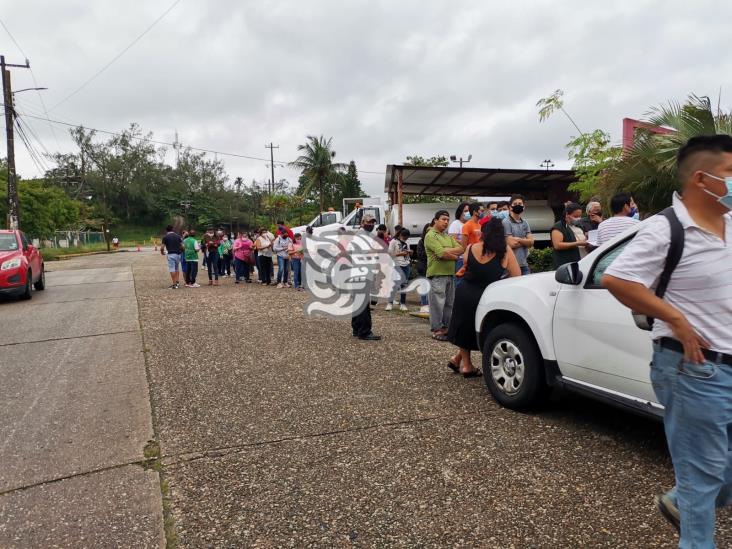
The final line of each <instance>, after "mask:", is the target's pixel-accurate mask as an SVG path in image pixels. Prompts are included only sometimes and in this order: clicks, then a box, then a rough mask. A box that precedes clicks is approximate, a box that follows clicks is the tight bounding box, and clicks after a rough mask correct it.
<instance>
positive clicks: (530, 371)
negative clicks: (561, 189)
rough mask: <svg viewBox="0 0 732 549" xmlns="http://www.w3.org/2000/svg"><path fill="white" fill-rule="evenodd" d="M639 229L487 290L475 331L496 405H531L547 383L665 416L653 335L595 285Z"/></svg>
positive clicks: (499, 282) (485, 375)
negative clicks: (654, 371) (653, 377)
mask: <svg viewBox="0 0 732 549" xmlns="http://www.w3.org/2000/svg"><path fill="white" fill-rule="evenodd" d="M637 230H638V227H637V226H636V227H633V228H631V229H629V230H628V231H626V232H625V233H623V234H621V235H618V236H617V237H616V238H614V239H613V240H611V241H609V242H607V243H605V244H604V245H602V246H600V247H599V248H598V249H597V250H595V251H594V252H592V253H590V254H588V255H587V256H586V257H585V258H584V259H582V260H581V261H579V262H577V263H570V264H567V265H563V266H562V267H560V268H559V269H558V270H557V271H556V272H547V273H537V274H534V275H529V276H523V277H516V278H510V279H506V280H501V281H498V282H496V283H494V284H491V285H490V286H488V288H486V290H485V292H484V293H483V296H482V298H481V301H480V304H479V305H478V309H477V312H476V317H475V328H476V332H477V337H478V341H479V343H480V348H481V349H482V350H483V375H484V378H485V383H486V385H487V387H488V389H489V391H490V392H491V394H492V395H493V397H494V398H495V399H496V400H497V401H498V402H499V403H500V404H502V405H503V406H506V407H508V408H513V409H517V410H520V409H526V408H530V407H532V406H534V405H536V404H537V403H539V402H540V401H541V400H542V399H543V397H544V396H545V395H546V394H547V392H548V391H549V390H550V388H552V387H562V388H565V389H568V390H571V391H576V392H579V393H583V394H585V395H588V396H590V397H592V398H595V399H599V400H603V401H606V402H609V403H611V404H614V405H617V406H621V407H624V408H629V409H632V410H634V411H637V412H641V413H644V414H648V415H652V416H661V415H662V414H663V407H662V406H661V405H660V404H659V403H658V400H657V399H656V396H655V394H654V392H653V387H652V386H651V382H650V367H649V364H650V362H651V357H652V342H651V338H650V334H649V333H648V332H645V331H643V330H641V329H639V328H638V327H637V326H636V324H635V322H634V321H633V318H632V315H631V312H630V310H629V309H627V308H626V307H625V306H623V305H621V304H620V303H619V302H618V301H617V300H616V299H615V298H614V297H613V296H612V295H610V293H609V292H608V291H607V290H606V289H604V288H603V287H602V286H601V285H600V280H601V279H602V275H603V273H604V272H605V269H607V268H608V266H609V265H610V264H611V263H612V262H613V260H614V259H615V258H616V257H617V256H618V255H619V254H620V252H621V251H622V250H623V248H624V247H625V246H626V245H627V244H628V243H629V242H630V241H631V240H632V239H633V237H634V236H635V233H636V231H637Z"/></svg>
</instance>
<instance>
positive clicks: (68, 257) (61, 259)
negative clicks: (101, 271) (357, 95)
mask: <svg viewBox="0 0 732 549" xmlns="http://www.w3.org/2000/svg"><path fill="white" fill-rule="evenodd" d="M125 251H127V250H111V251H109V252H108V251H106V250H104V251H100V252H82V253H78V254H67V255H59V256H57V257H55V258H53V259H50V260H49V261H63V260H65V259H71V258H74V257H85V256H87V255H102V254H116V253H120V252H125Z"/></svg>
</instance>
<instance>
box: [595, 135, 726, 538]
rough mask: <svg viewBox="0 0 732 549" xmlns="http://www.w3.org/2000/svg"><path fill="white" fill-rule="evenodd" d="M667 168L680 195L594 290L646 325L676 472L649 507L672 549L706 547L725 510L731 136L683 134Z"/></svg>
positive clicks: (653, 379) (648, 225)
mask: <svg viewBox="0 0 732 549" xmlns="http://www.w3.org/2000/svg"><path fill="white" fill-rule="evenodd" d="M676 165H677V173H678V177H679V180H680V182H681V185H682V195H678V194H675V195H674V197H673V206H672V208H671V209H668V210H665V211H664V212H662V215H656V216H654V217H653V218H651V219H649V220H647V221H646V222H645V223H644V224H643V226H642V227H641V228H640V230H639V231H638V233H637V235H636V236H635V238H634V239H633V240H632V241H631V242H630V243H629V244H628V245H627V246H626V247H625V249H624V250H623V252H622V253H621V254H620V256H619V257H618V258H617V259H616V260H615V261H614V262H613V263H612V264H611V265H610V267H609V268H608V269H607V270H606V271H605V275H604V276H603V279H602V284H603V286H605V287H606V288H607V289H608V290H609V291H610V292H611V293H612V294H613V295H614V296H615V297H616V298H617V299H618V300H619V301H620V302H621V303H623V304H624V305H626V306H628V307H630V308H631V309H632V310H633V311H635V312H636V313H637V314H643V315H646V316H647V317H649V318H651V319H655V321H654V322H653V328H652V329H653V349H654V353H653V362H652V363H651V382H652V383H653V389H654V391H655V393H656V396H657V397H658V399H659V401H660V403H661V404H663V406H664V408H665V416H664V427H665V430H666V438H667V441H668V447H669V452H670V454H671V459H672V461H673V466H674V471H675V475H676V486H675V487H674V488H673V489H671V490H670V491H669V492H667V493H666V494H663V495H661V496H658V497H657V498H656V504H657V506H658V508H659V511H660V512H661V513H662V515H663V516H664V518H666V520H668V521H669V522H670V523H671V524H672V525H673V526H674V527H676V528H677V529H680V536H681V537H680V541H679V546H680V547H682V548H690V547H699V548H702V547H703V548H710V547H714V526H715V507H723V506H727V505H730V504H732V453H731V452H730V448H732V276H730V268H731V267H732V247H730V246H729V243H730V242H732V215H730V210H732V137H731V136H729V135H713V136H701V137H695V138H692V139H690V140H689V141H688V143H686V145H684V146H683V147H681V149H680V150H679V153H678V156H677V162H676ZM654 287H655V291H653V290H651V289H650V288H654Z"/></svg>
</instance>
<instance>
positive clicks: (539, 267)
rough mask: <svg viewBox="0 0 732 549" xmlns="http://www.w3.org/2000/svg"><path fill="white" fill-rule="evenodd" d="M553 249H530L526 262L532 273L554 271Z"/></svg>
mask: <svg viewBox="0 0 732 549" xmlns="http://www.w3.org/2000/svg"><path fill="white" fill-rule="evenodd" d="M553 253H554V249H553V248H542V249H537V248H532V249H531V251H530V252H529V257H528V258H527V261H528V262H529V268H530V269H531V272H532V273H543V272H545V271H553V270H554V257H553Z"/></svg>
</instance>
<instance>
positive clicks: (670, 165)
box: [599, 95, 732, 213]
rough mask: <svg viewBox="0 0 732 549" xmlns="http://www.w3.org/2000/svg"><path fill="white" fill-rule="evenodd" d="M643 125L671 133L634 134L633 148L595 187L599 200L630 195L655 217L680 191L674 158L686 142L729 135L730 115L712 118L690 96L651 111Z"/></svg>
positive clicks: (704, 103)
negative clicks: (617, 194)
mask: <svg viewBox="0 0 732 549" xmlns="http://www.w3.org/2000/svg"><path fill="white" fill-rule="evenodd" d="M643 122H645V123H647V124H648V125H649V126H651V127H663V128H669V129H672V130H674V131H673V132H671V133H667V134H658V133H653V132H651V131H643V130H638V133H637V134H636V136H635V139H634V141H633V147H632V148H631V149H630V151H628V152H627V153H626V154H625V155H623V158H622V159H621V160H620V161H619V162H617V163H615V165H614V166H613V167H611V168H610V170H609V171H608V173H607V177H605V178H604V179H603V181H602V182H601V183H600V185H599V190H600V194H601V196H602V197H603V198H609V197H610V196H612V195H613V194H615V193H617V192H628V193H630V194H632V195H633V197H634V198H635V200H636V202H638V204H639V206H640V207H641V208H642V210H643V211H645V212H648V213H656V212H658V211H660V210H662V209H663V208H665V207H666V206H668V205H669V204H670V203H671V196H672V195H673V193H674V191H678V190H679V189H680V183H679V181H678V179H677V177H676V154H677V153H678V150H679V148H680V147H681V146H682V145H684V144H685V143H686V142H687V141H688V140H689V139H690V138H692V137H696V136H699V135H715V134H720V133H724V134H732V114H731V113H722V112H721V111H720V110H719V109H717V113H716V114H715V113H714V111H713V109H712V105H711V102H710V100H709V98H708V97H698V96H696V95H690V96H689V97H688V99H687V101H686V103H684V104H683V105H681V104H679V103H676V102H671V103H669V104H667V105H662V106H659V107H654V108H653V109H651V111H650V112H649V113H648V114H647V115H646V119H645V120H643Z"/></svg>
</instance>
